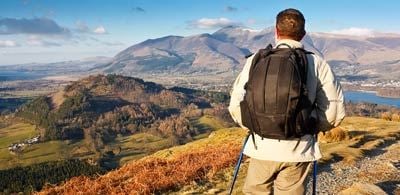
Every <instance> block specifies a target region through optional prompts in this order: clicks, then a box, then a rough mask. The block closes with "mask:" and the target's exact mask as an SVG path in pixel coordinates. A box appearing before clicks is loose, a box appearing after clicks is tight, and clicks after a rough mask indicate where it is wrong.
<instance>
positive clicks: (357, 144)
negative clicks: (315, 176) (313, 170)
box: [320, 117, 400, 163]
mask: <svg viewBox="0 0 400 195" xmlns="http://www.w3.org/2000/svg"><path fill="white" fill-rule="evenodd" d="M340 128H341V130H337V129H334V130H333V131H334V133H331V134H330V135H329V134H328V135H329V136H330V138H332V139H331V140H330V141H332V142H330V143H329V142H327V143H321V144H320V146H321V151H322V154H323V158H322V162H328V161H330V160H333V159H336V160H342V161H343V162H346V163H354V162H355V161H356V160H358V159H360V158H363V157H364V156H365V154H366V153H367V152H369V151H372V150H374V149H376V148H377V147H378V146H380V145H381V144H384V143H386V142H388V141H391V140H392V141H393V140H396V139H399V138H400V122H393V121H385V120H383V119H374V118H365V117H347V118H346V119H345V120H344V121H343V123H342V124H341V126H340ZM341 131H344V134H345V135H343V132H341ZM339 137H342V138H344V139H338V138H339ZM333 140H335V141H333Z"/></svg>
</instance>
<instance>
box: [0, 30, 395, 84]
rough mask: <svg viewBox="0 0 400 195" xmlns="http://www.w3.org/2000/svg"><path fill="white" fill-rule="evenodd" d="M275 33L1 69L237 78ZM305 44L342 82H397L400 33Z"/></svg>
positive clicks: (199, 38)
mask: <svg viewBox="0 0 400 195" xmlns="http://www.w3.org/2000/svg"><path fill="white" fill-rule="evenodd" d="M274 34H275V31H274V28H273V27H269V28H266V29H263V30H252V29H246V28H243V27H237V26H228V27H225V28H221V29H219V30H217V31H216V32H214V33H211V34H209V33H204V34H199V35H192V36H186V37H183V36H165V37H161V38H156V39H148V40H146V41H143V42H141V43H138V44H135V45H132V46H130V47H128V48H126V49H125V50H123V51H121V52H119V53H118V54H117V55H115V56H114V57H113V58H105V57H97V58H91V59H85V60H80V61H68V62H59V63H51V64H40V65H38V64H28V65H19V66H1V67H0V70H12V71H31V72H42V73H45V74H53V75H58V74H61V73H64V74H84V75H87V74H92V73H116V74H123V75H126V76H139V77H140V76H142V75H146V74H160V73H162V74H167V75H169V74H174V75H205V74H210V75H215V74H224V73H229V75H233V76H235V74H237V73H238V72H239V71H240V70H241V68H242V67H243V65H244V62H245V56H246V55H249V54H251V53H254V52H257V50H258V49H260V48H264V47H266V46H267V45H268V44H269V43H272V44H274V43H275V37H274ZM302 43H303V45H304V47H305V49H307V50H309V51H312V52H314V53H315V54H317V55H320V56H322V57H324V58H325V59H326V60H327V61H328V62H329V63H330V65H331V66H332V67H333V69H334V71H335V73H336V74H337V75H338V76H341V77H342V78H354V79H364V80H365V79H377V80H399V76H398V75H400V34H394V33H379V32H374V33H371V34H369V35H363V36H358V35H343V34H334V33H316V32H311V33H307V35H306V36H305V37H304V38H303V40H302ZM232 73H233V74H232Z"/></svg>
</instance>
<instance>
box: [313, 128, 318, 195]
mask: <svg viewBox="0 0 400 195" xmlns="http://www.w3.org/2000/svg"><path fill="white" fill-rule="evenodd" d="M315 141H318V133H317V134H316V135H315ZM317 171H318V160H315V161H314V166H313V189H312V194H313V195H316V194H317Z"/></svg>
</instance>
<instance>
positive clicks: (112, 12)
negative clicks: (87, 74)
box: [0, 0, 400, 65]
mask: <svg viewBox="0 0 400 195" xmlns="http://www.w3.org/2000/svg"><path fill="white" fill-rule="evenodd" d="M383 2H385V3H383ZM290 7H292V8H297V9H299V10H301V11H302V12H303V14H304V15H305V17H306V27H307V31H309V32H339V33H347V32H354V31H356V32H361V33H365V32H370V31H381V32H395V33H400V22H399V21H398V18H400V12H399V11H398V10H399V9H400V1H395V0H392V1H381V2H379V1H376V0H375V1H372V0H364V1H361V0H354V1H349V0H347V1H346V0H338V1H321V0H319V1H317V0H308V1H305V0H304V1H299V0H297V1H295V0H291V1H290V0H282V1H273V2H272V1H265V0H264V1H262V0H246V1H244V0H242V1H239V0H1V1H0V65H6V64H18V63H30V62H55V61H65V60H75V59H81V58H85V57H91V56H110V57H112V56H114V55H115V54H116V53H118V52H119V51H121V50H123V49H125V48H127V47H129V46H131V45H133V44H135V43H139V42H141V41H144V40H146V39H149V38H158V37H162V36H167V35H182V36H186V35H193V34H199V33H212V32H214V31H216V30H218V29H219V28H221V27H223V26H226V25H241V26H245V27H248V28H252V29H263V28H266V27H269V26H272V25H274V20H275V16H276V14H277V13H278V12H279V11H281V10H283V9H285V8H290Z"/></svg>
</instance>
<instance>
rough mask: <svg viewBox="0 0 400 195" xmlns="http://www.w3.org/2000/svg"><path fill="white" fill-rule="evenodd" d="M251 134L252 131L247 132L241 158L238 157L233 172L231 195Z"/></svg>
mask: <svg viewBox="0 0 400 195" xmlns="http://www.w3.org/2000/svg"><path fill="white" fill-rule="evenodd" d="M249 136H250V133H249V134H247V136H246V138H245V139H244V142H243V147H242V150H241V151H240V155H239V159H238V161H237V163H236V168H235V172H234V173H233V180H232V183H231V187H230V189H229V195H231V194H232V191H233V186H234V185H235V182H236V177H237V175H238V173H239V168H240V164H241V163H242V159H243V150H244V147H245V146H246V143H247V140H248V139H249Z"/></svg>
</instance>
